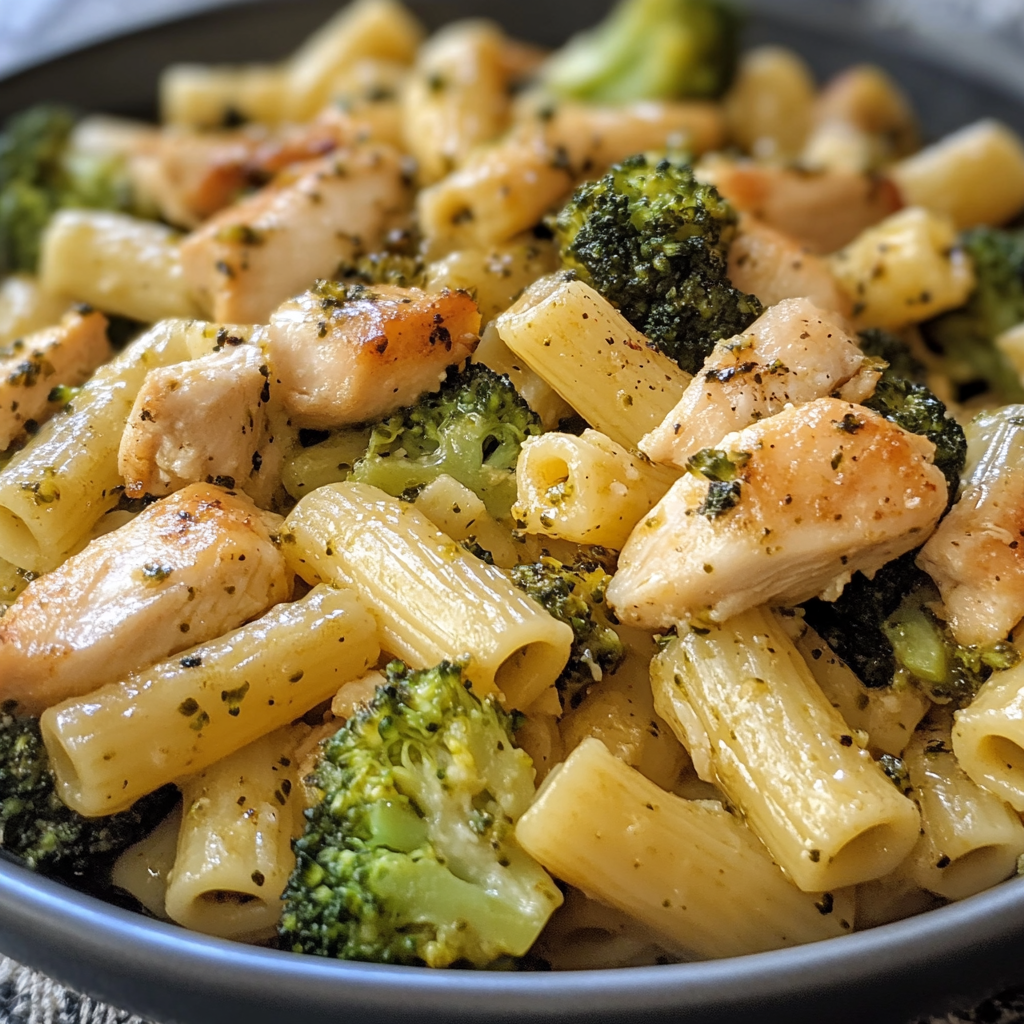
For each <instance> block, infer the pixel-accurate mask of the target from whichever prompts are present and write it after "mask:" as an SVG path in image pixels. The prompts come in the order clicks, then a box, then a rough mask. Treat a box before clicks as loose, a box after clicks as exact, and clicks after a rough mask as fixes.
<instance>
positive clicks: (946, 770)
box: [904, 712, 1024, 900]
mask: <svg viewBox="0 0 1024 1024" xmlns="http://www.w3.org/2000/svg"><path fill="white" fill-rule="evenodd" d="M949 726H950V722H949V718H948V716H946V715H944V714H942V713H941V712H934V713H933V715H932V717H931V718H930V719H929V721H928V722H926V723H925V724H924V725H923V726H922V727H921V728H920V729H919V730H918V732H917V733H916V735H915V736H914V738H913V740H911V742H910V745H909V746H908V748H907V751H906V753H905V754H904V761H905V763H906V766H907V771H908V772H909V775H910V784H911V785H912V786H913V796H914V799H915V800H916V801H917V804H918V806H919V807H920V808H921V832H922V834H921V838H920V839H919V840H918V843H917V846H916V847H915V848H914V852H913V853H912V854H911V856H910V863H909V871H910V875H911V877H912V878H913V879H914V880H915V881H916V882H917V883H918V884H919V885H920V886H921V887H922V888H924V889H928V890H930V891H931V892H934V893H937V894H938V895H939V896H944V897H946V898H947V899H951V900H960V899H964V897H966V896H973V895H974V893H976V892H981V891H982V890H983V889H988V888H989V887H990V886H993V885H995V884H997V883H998V882H1002V881H1003V880H1004V879H1007V878H1009V877H1010V876H1011V875H1012V874H1013V873H1014V871H1016V869H1017V858H1018V857H1020V856H1021V855H1022V854H1024V825H1021V822H1020V818H1018V817H1017V815H1016V814H1014V813H1013V811H1012V810H1011V809H1010V807H1009V806H1008V805H1007V804H1006V803H1004V802H1003V801H1002V800H1001V799H1000V798H999V797H997V796H995V795H994V794H992V793H990V792H989V791H988V790H986V789H982V788H981V786H979V785H977V783H975V782H972V781H971V779H970V778H968V776H967V774H966V773H965V772H964V770H963V769H962V768H961V767H960V765H958V764H957V761H956V757H955V756H954V755H953V749H952V746H951V745H950V734H949Z"/></svg>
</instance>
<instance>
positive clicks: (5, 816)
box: [0, 713, 177, 878]
mask: <svg viewBox="0 0 1024 1024" xmlns="http://www.w3.org/2000/svg"><path fill="white" fill-rule="evenodd" d="M176 799H177V791H176V790H175V789H174V787H173V786H167V787H164V788H163V789H161V790H158V791H157V792H156V793H152V794H150V795H149V796H146V797H143V798H142V799H141V800H139V801H138V802H137V803H135V804H134V805H133V806H132V807H131V808H129V809H128V810H127V811H122V812H121V813H120V814H114V815H111V816H110V817H106V818H83V817H82V815H80V814H78V813H77V812H76V811H73V810H71V809H70V808H69V807H66V806H65V805H64V803H63V802H62V801H61V799H60V797H59V796H58V795H57V792H56V790H55V788H54V777H53V770H52V768H51V767H50V761H49V758H48V757H47V754H46V748H45V747H44V746H43V741H42V737H41V736H40V733H39V722H38V720H37V719H35V718H15V717H13V716H12V715H10V714H7V713H4V714H2V715H0V848H2V849H3V850H5V851H6V852H7V853H9V854H12V855H13V856H15V857H18V858H19V859H20V860H21V861H23V862H24V863H25V864H26V865H27V866H28V867H30V868H32V869H33V870H35V871H39V872H41V873H43V874H47V875H56V876H59V877H62V878H69V877H73V876H84V875H90V874H92V873H94V872H95V871H96V870H97V868H98V867H100V866H103V865H105V864H106V863H107V862H109V860H111V859H112V858H113V857H114V855H115V854H117V853H119V852H120V851H121V850H124V849H126V848H127V847H129V846H131V845H132V844H133V843H136V842H138V841H139V840H140V839H142V837H143V836H145V835H146V834H147V833H149V832H150V831H152V829H153V828H154V827H155V826H156V825H157V824H158V823H159V822H160V820H161V819H162V818H164V817H165V816H166V815H167V812H168V811H169V810H170V809H171V806H172V805H173V803H174V801H175V800H176Z"/></svg>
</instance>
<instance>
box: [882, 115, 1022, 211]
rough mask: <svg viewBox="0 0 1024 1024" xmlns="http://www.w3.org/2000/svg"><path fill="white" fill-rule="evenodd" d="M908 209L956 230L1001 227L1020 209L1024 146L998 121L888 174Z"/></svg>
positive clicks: (964, 132) (956, 135)
mask: <svg viewBox="0 0 1024 1024" xmlns="http://www.w3.org/2000/svg"><path fill="white" fill-rule="evenodd" d="M889 174H890V176H891V177H892V180H893V181H894V182H895V183H896V185H897V187H898V188H899V190H900V194H901V195H902V197H903V201H904V202H905V203H906V204H907V205H908V206H924V207H926V208H927V209H929V210H935V211H936V212H938V213H944V214H947V215H948V216H950V217H952V219H953V222H954V223H955V224H956V227H957V228H969V227H974V226H975V225H977V224H991V225H993V226H999V225H1000V224H1004V223H1005V222H1006V221H1008V220H1010V219H1011V218H1012V217H1014V216H1015V215H1016V214H1018V213H1019V212H1020V211H1021V209H1024V144H1022V143H1021V139H1020V137H1019V136H1018V135H1017V134H1016V132H1013V131H1011V130H1010V129H1009V128H1007V127H1006V125H1004V124H1001V123H1000V122H998V121H993V120H984V121H977V122H975V123H974V124H971V125H968V126H967V127H966V128H961V129H960V130H959V131H956V132H953V133H952V134H951V135H947V136H946V137H945V138H944V139H940V140H939V141H938V142H936V143H935V144H934V145H931V146H928V147H927V148H926V149H923V150H921V152H920V153H916V154H915V155H914V156H911V157H908V158H907V159H905V160H902V161H900V162H899V163H898V164H895V165H894V166H893V167H892V168H890V170H889Z"/></svg>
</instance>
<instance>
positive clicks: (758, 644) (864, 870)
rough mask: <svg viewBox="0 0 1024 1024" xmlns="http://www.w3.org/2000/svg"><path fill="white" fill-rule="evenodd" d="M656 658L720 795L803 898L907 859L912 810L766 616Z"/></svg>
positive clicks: (685, 642) (751, 614) (740, 621)
mask: <svg viewBox="0 0 1024 1024" xmlns="http://www.w3.org/2000/svg"><path fill="white" fill-rule="evenodd" d="M658 657H659V659H661V660H663V661H664V662H667V664H666V665H665V666H664V667H663V668H662V671H664V672H666V674H667V672H668V671H671V672H672V681H673V683H674V685H675V686H676V687H677V688H678V689H679V691H680V694H681V696H682V697H683V698H685V700H686V701H687V702H688V703H689V705H690V706H691V707H692V708H693V711H694V712H695V714H696V716H697V717H698V718H699V719H700V723H701V725H702V726H703V727H704V730H705V732H706V733H707V735H708V738H709V740H710V745H711V767H712V769H713V770H714V776H715V779H716V780H717V782H718V785H719V786H720V787H721V789H722V792H723V793H724V794H725V795H726V796H727V797H728V799H729V800H730V802H732V803H733V804H734V805H735V806H736V807H737V808H739V810H740V811H741V812H742V813H743V815H744V817H745V819H746V821H747V823H748V824H749V825H750V827H751V828H752V829H753V831H754V832H755V833H756V834H757V835H758V837H759V838H760V839H761V840H762V841H763V842H764V844H765V846H767V847H768V849H769V850H770V851H771V854H772V856H773V857H774V858H775V859H776V860H777V861H778V863H779V864H781V865H782V867H783V868H784V869H785V871H786V873H787V874H788V875H789V877H790V878H792V879H793V881H794V882H795V883H796V884H797V885H798V886H799V887H800V888H801V889H804V890H805V891H807V892H816V891H820V890H822V889H830V888H839V887H842V886H847V885H855V884H857V883H858V882H866V881H868V880H869V879H871V878H878V877H880V876H882V875H884V874H886V873H887V872H888V871H890V870H892V868H894V867H895V866H896V865H897V864H898V863H899V862H900V861H901V860H902V859H903V858H904V857H905V856H907V854H908V853H909V852H910V850H911V849H912V848H913V846H914V843H915V842H916V841H917V833H918V825H919V817H918V813H917V809H916V808H915V806H914V804H913V803H912V802H911V801H910V800H908V799H907V798H906V797H905V796H903V795H902V794H901V793H900V792H898V791H897V789H896V788H895V787H894V786H893V785H892V783H891V782H890V781H889V780H888V779H887V778H886V777H885V775H884V774H883V772H882V771H881V769H880V768H879V767H878V765H877V764H876V763H875V762H874V761H873V760H872V758H871V756H870V755H869V754H868V752H867V751H866V750H862V749H861V748H860V747H859V746H858V745H857V744H856V743H855V742H854V740H853V737H852V736H851V735H850V732H849V726H847V724H846V723H845V722H844V721H843V720H842V718H841V717H840V716H839V714H838V713H837V712H836V710H835V709H834V708H833V707H832V706H831V704H829V702H828V700H827V699H826V698H825V695H824V694H823V693H822V692H821V690H820V688H819V687H818V685H817V683H815V681H814V677H813V676H812V675H811V673H810V670H809V669H808V668H807V665H806V663H805V662H804V660H803V658H802V657H801V656H800V654H799V652H798V651H797V650H796V648H795V647H794V646H793V643H792V641H791V640H790V639H789V637H788V636H787V635H786V633H785V631H784V630H783V629H782V627H781V626H780V624H779V622H778V620H777V619H776V617H775V616H774V615H773V613H772V612H770V611H768V610H767V609H762V608H758V609H752V610H750V611H747V612H744V613H743V614H741V615H737V616H734V617H733V618H731V619H729V620H728V621H727V622H725V623H723V624H721V625H713V626H711V627H710V628H709V629H707V630H703V629H702V630H700V631H699V632H697V631H694V632H691V633H688V634H686V635H685V636H683V637H680V638H678V639H677V640H674V641H672V643H670V644H669V646H668V647H666V648H665V650H664V651H663V652H662V653H661V654H660V655H659V656H658Z"/></svg>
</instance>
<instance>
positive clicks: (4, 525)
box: [0, 505, 42, 568]
mask: <svg viewBox="0 0 1024 1024" xmlns="http://www.w3.org/2000/svg"><path fill="white" fill-rule="evenodd" d="M0 550H3V552H4V553H5V554H6V555H7V557H8V558H9V559H10V560H11V561H12V562H14V564H15V565H20V566H22V567H23V568H24V567H26V566H31V565H36V564H38V563H39V562H40V561H41V560H42V549H41V547H40V545H39V541H38V540H36V537H35V534H34V533H33V532H32V527H31V526H29V525H28V523H26V522H25V520H24V519H22V518H21V516H19V515H18V514H17V513H16V512H12V511H11V509H9V508H4V507H3V506H2V505H0Z"/></svg>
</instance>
